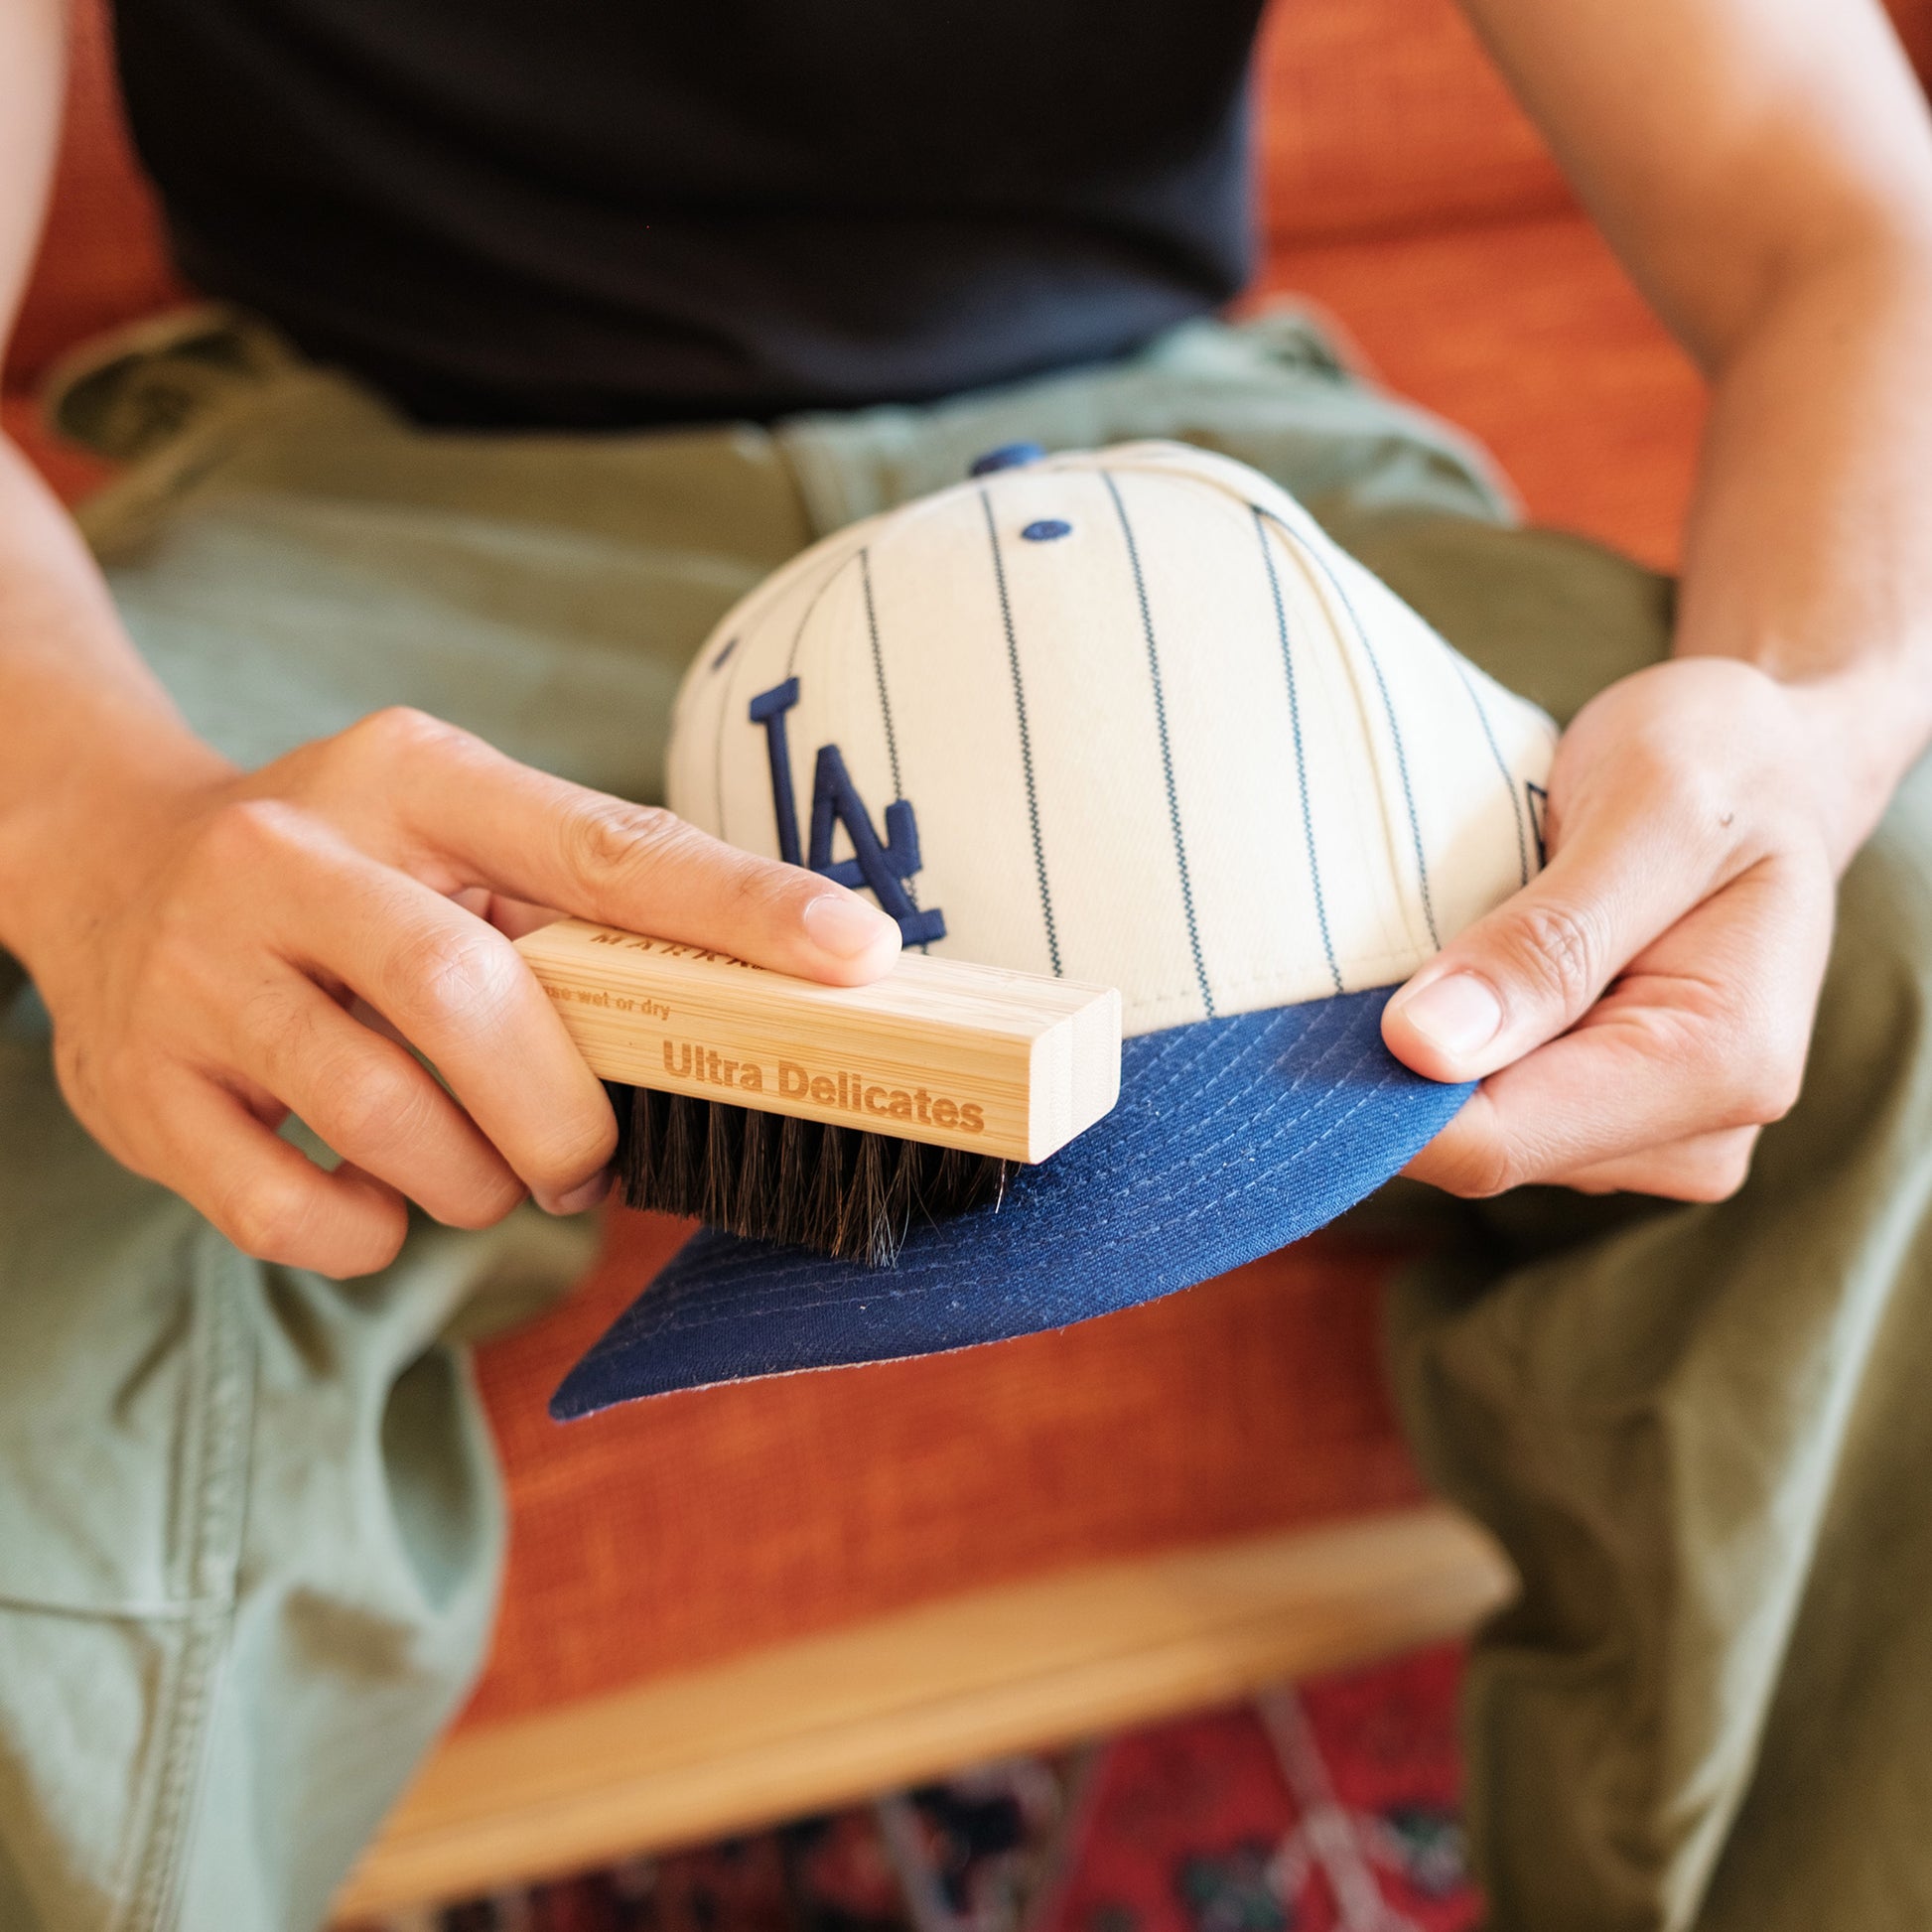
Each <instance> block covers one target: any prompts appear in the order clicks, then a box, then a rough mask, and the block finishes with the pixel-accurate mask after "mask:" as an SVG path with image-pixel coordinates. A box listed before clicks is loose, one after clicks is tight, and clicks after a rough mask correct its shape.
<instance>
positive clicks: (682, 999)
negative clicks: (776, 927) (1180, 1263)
mask: <svg viewBox="0 0 1932 1932" xmlns="http://www.w3.org/2000/svg"><path fill="white" fill-rule="evenodd" d="M516 949H517V951H518V952H520V953H521V954H522V955H523V958H524V961H525V963H526V964H527V965H528V966H529V968H530V970H531V971H532V972H533V973H534V974H535V975H536V977H537V979H538V981H539V982H540V983H541V984H542V986H543V988H544V991H545V992H547V993H548V994H549V995H550V998H551V1000H552V1002H553V1003H554V1004H555V1006H556V1009H557V1013H558V1015H559V1017H560V1018H561V1019H562V1021H563V1023H564V1026H565V1029H566V1030H567V1031H568V1032H569V1034H570V1036H571V1038H572V1039H573V1040H575V1041H576V1042H577V1046H578V1049H579V1050H580V1051H581V1052H582V1053H583V1055H584V1058H585V1059H586V1060H587V1061H589V1063H590V1067H591V1070H592V1072H594V1073H596V1074H598V1075H599V1076H600V1077H601V1078H603V1079H606V1080H617V1081H621V1082H623V1083H624V1084H626V1085H628V1086H638V1087H654V1088H656V1089H658V1090H659V1091H661V1092H664V1093H682V1094H689V1095H691V1096H693V1097H694V1098H696V1099H700V1100H715V1101H725V1102H729V1103H731V1104H732V1105H735V1106H740V1107H756V1108H759V1109H761V1110H762V1111H764V1112H767V1113H775V1114H795V1115H797V1116H798V1117H799V1118H801V1119H804V1120H817V1121H824V1122H826V1123H828V1124H830V1125H833V1126H838V1127H851V1128H857V1129H861V1130H863V1131H865V1132H868V1133H874V1134H887V1135H891V1136H893V1137H894V1138H895V1139H897V1140H906V1141H926V1142H930V1143H931V1144H933V1145H934V1146H938V1147H956V1148H963V1149H966V1150H967V1151H969V1152H971V1153H974V1154H985V1155H990V1156H993V1157H994V1158H996V1159H1001V1160H1007V1161H1027V1162H1034V1161H1043V1160H1045V1159H1046V1157H1047V1156H1048V1155H1049V1154H1051V1153H1053V1152H1054V1151H1055V1150H1056V1149H1058V1148H1061V1147H1064V1146H1065V1145H1066V1143H1067V1142H1068V1141H1070V1140H1071V1139H1072V1138H1073V1137H1074V1135H1076V1134H1078V1133H1081V1132H1082V1131H1083V1130H1085V1129H1086V1128H1088V1127H1091V1126H1092V1125H1093V1123H1094V1122H1095V1121H1097V1120H1099V1119H1100V1118H1101V1116H1102V1115H1103V1114H1105V1113H1107V1112H1108V1111H1109V1110H1110V1109H1111V1108H1112V1106H1113V1104H1114V1102H1115V1100H1116V1099H1118V1098H1119V1095H1120V994H1119V993H1118V992H1117V991H1116V990H1115V989H1114V988H1112V987H1110V986H1083V985H1080V984H1077V983H1076V982H1074V981H1071V980H1057V979H1044V978H1041V977H1039V976H1037V975H1035V974H1032V973H1012V972H1008V971H1006V970H1005V969H1003V968H1001V967H997V966H974V965H969V964H967V963H966V962H964V961H962V960H954V959H932V958H928V957H925V956H923V955H920V954H916V953H903V954H901V955H900V956H899V960H898V963H897V965H896V966H895V967H894V968H893V970H892V971H891V972H890V973H888V974H887V975H886V976H885V978H883V979H880V980H876V981H875V982H874V983H873V984H872V985H871V986H822V985H820V984H819V983H818V982H817V981H815V980H800V979H793V978H791V977H790V975H788V974H785V973H772V972H767V971H765V970H764V969H763V968H762V967H759V966H750V965H747V964H746V963H745V962H744V961H743V960H738V959H731V958H728V957H727V956H726V955H724V954H723V953H713V952H705V951H703V950H702V949H700V948H699V947H696V946H682V945H675V944H673V943H671V942H670V941H668V940H664V939H647V938H644V937H642V936H641V935H640V934H637V933H634V932H621V931H619V930H618V929H617V928H615V927H613V926H598V925H589V924H586V923H585V922H584V921H583V920H581V919H564V920H562V921H560V922H559V923H558V924H556V925H548V926H544V927H541V928H540V929H539V930H538V931H535V932H532V933H528V934H526V935H525V936H524V937H523V938H521V939H519V940H518V941H517V942H516Z"/></svg>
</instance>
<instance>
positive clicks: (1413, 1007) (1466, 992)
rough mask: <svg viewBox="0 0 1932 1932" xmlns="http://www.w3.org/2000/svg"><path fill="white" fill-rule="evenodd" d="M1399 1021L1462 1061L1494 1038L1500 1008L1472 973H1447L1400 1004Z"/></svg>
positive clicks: (1484, 984) (1500, 1004)
mask: <svg viewBox="0 0 1932 1932" xmlns="http://www.w3.org/2000/svg"><path fill="white" fill-rule="evenodd" d="M1402 1017H1403V1019H1405V1020H1406V1021H1408V1023H1409V1024H1410V1026H1412V1027H1413V1028H1415V1030H1416V1031H1417V1033H1419V1034H1421V1035H1422V1036H1423V1037H1424V1038H1425V1039H1427V1040H1428V1041H1429V1042H1430V1043H1431V1044H1432V1045H1434V1046H1438V1047H1440V1048H1441V1049H1442V1050H1443V1051H1444V1052H1445V1053H1448V1054H1449V1055H1450V1056H1451V1057H1452V1058H1455V1059H1466V1058H1467V1057H1468V1056H1469V1055H1470V1054H1471V1053H1476V1052H1480V1051H1481V1050H1482V1048H1483V1047H1485V1046H1487V1045H1488V1044H1489V1042H1490V1041H1491V1040H1492V1039H1494V1038H1495V1036H1496V1029H1497V1028H1498V1027H1500V1026H1501V1025H1502V1024H1503V1005H1502V1002H1501V1001H1500V1000H1499V999H1497V998H1496V996H1495V994H1494V992H1493V991H1492V990H1491V989H1490V987H1489V985H1488V983H1487V982H1486V981H1484V980H1479V979H1477V978H1476V976H1475V975H1474V974H1473V973H1450V974H1449V976H1448V977H1447V978H1445V979H1439V980H1431V981H1430V983H1429V984H1428V985H1427V986H1425V987H1424V988H1423V990H1422V991H1421V992H1420V993H1417V994H1415V995H1414V996H1412V997H1411V998H1409V999H1407V1000H1404V1001H1403V1003H1402Z"/></svg>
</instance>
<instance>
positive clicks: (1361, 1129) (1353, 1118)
mask: <svg viewBox="0 0 1932 1932" xmlns="http://www.w3.org/2000/svg"><path fill="white" fill-rule="evenodd" d="M1392 990H1393V989H1392V988H1387V987H1383V988H1378V989H1377V990H1375V991H1373V992H1368V993H1349V994H1341V995H1338V996H1337V997H1336V998H1334V999H1329V1000H1320V1001H1315V1002H1313V1003H1311V1004H1310V1005H1306V1006H1295V1007H1278V1008H1274V1009H1272V1010H1270V1011H1266V1012H1262V1013H1244V1014H1240V1015H1238V1016H1236V1017H1235V1018H1233V1019H1229V1020H1202V1021H1197V1022H1195V1023H1194V1024H1193V1025H1191V1026H1185V1027H1176V1028H1174V1029H1173V1030H1171V1031H1170V1032H1167V1033H1158V1034H1144V1035H1140V1036H1139V1037H1137V1038H1134V1039H1130V1040H1128V1041H1126V1042H1125V1044H1124V1047H1123V1050H1122V1058H1121V1092H1120V1102H1119V1104H1118V1105H1117V1106H1116V1107H1115V1109H1114V1111H1113V1112H1112V1113H1111V1114H1109V1115H1108V1116H1107V1118H1106V1119H1105V1120H1103V1121H1101V1122H1100V1123H1099V1124H1098V1125H1097V1126H1094V1127H1091V1128H1089V1129H1088V1130H1087V1132H1086V1133H1084V1134H1083V1135H1081V1136H1080V1138H1079V1139H1078V1140H1076V1141H1074V1142H1073V1143H1072V1144H1071V1145H1070V1146H1068V1147H1065V1148H1062V1149H1061V1150H1060V1152H1059V1153H1058V1154H1056V1155H1055V1156H1054V1157H1053V1158H1052V1159H1051V1160H1050V1161H1047V1162H1044V1163H1042V1164H1041V1165H1040V1166H1039V1167H1036V1168H1025V1169H1021V1170H1019V1171H1017V1174H1016V1177H1015V1178H1014V1180H1013V1181H1012V1183H1011V1184H1010V1185H1009V1186H1008V1188H1007V1191H1006V1196H1005V1198H1004V1199H1003V1200H1002V1201H1001V1202H1000V1203H999V1205H998V1206H997V1208H996V1207H983V1208H980V1209H978V1210H976V1211H975V1212H973V1213H971V1214H967V1215H963V1216H961V1217H960V1218H959V1219H957V1220H953V1221H947V1222H943V1223H937V1224H934V1223H926V1224H924V1225H921V1226H918V1227H916V1228H914V1229H913V1230H912V1231H911V1232H910V1234H909V1235H908V1236H907V1238H906V1242H905V1246H904V1248H903V1249H902V1250H901V1252H900V1254H899V1259H898V1262H897V1266H896V1267H893V1268H868V1267H865V1266H863V1265H861V1264H859V1263H857V1262H849V1261H834V1260H833V1259H831V1258H830V1257H829V1256H826V1255H822V1254H816V1253H813V1252H811V1251H810V1250H807V1249H803V1248H775V1247H770V1246H768V1245H765V1244H763V1243H759V1242H753V1241H746V1240H743V1239H740V1238H739V1237H737V1236H734V1235H726V1234H719V1233H716V1232H714V1231H713V1230H711V1229H708V1228H707V1229H704V1230H702V1231H701V1232H700V1233H698V1234H696V1235H694V1236H692V1238H691V1239H690V1241H688V1242H687V1243H686V1244H685V1245H684V1247H683V1248H681V1249H680V1250H679V1251H678V1253H677V1254H676V1255H675V1256H673V1257H672V1259H671V1261H670V1262H669V1263H668V1264H667V1265H666V1266H665V1268H664V1269H663V1271H662V1272H661V1273H660V1274H659V1275H658V1277H657V1279H656V1280H655V1281H654V1282H653V1283H652V1284H651V1285H650V1287H649V1288H647V1289H646V1290H645V1291H644V1293H643V1294H642V1295H640V1296H639V1297H638V1298H637V1300H636V1301H634V1302H633V1303H631V1305H630V1306H629V1308H627V1309H626V1310H625V1311H623V1313H622V1314H621V1315H620V1316H619V1317H618V1319H617V1320H616V1321H615V1322H614V1323H613V1324H612V1325H611V1327H610V1328H609V1329H608V1330H607V1331H606V1333H605V1335H604V1336H603V1338H602V1339H601V1340H600V1341H599V1342H598V1343H597V1344H596V1345H595V1346H594V1347H593V1348H592V1349H591V1350H590V1352H589V1353H588V1354H586V1355H585V1356H584V1358H583V1360H582V1361H580V1362H579V1363H578V1364H577V1366H576V1367H575V1368H573V1369H572V1370H571V1371H570V1373H569V1375H567V1376H566V1377H565V1378H564V1382H563V1386H562V1387H561V1388H559V1389H558V1391H557V1393H556V1395H555V1396H554V1397H553V1398H552V1399H551V1403H550V1413H551V1414H552V1415H553V1416H555V1417H556V1418H557V1419H558V1420H559V1421H568V1420H571V1419H572V1418H575V1417H578V1416H588V1415H592V1414H594V1413H595V1412H596V1411H598V1410H600V1409H608V1408H610V1407H611V1406H612V1405H613V1404H614V1403H619V1402H630V1401H634V1400H635V1399H637V1398H638V1397H640V1396H649V1395H668V1394H670V1393H671V1392H672V1391H673V1390H677V1389H696V1388H703V1387H706V1386H708V1385H710V1384H712V1383H716V1382H737V1381H743V1380H746V1379H748V1378H750V1377H753V1376H759V1375H788V1374H791V1373H793V1372H795V1371H797V1370H799V1369H809V1368H841V1367H848V1366H851V1365H853V1364H855V1363H860V1362H880V1361H894V1360H898V1359H901V1358H903V1357H906V1356H910V1355H929V1354H936V1353H938V1352H940V1351H941V1350H945V1349H953V1348H970V1347H972V1346H974V1345H975V1344H976V1343H979V1342H987V1341H1005V1340H1008V1339H1010V1338H1012V1337H1013V1336H1015V1335H1029V1334H1034V1333H1036V1332H1037V1331H1039V1330H1041V1329H1044V1328H1064V1327H1066V1326H1068V1325H1069V1324H1070V1323H1072V1322H1075V1321H1085V1320H1087V1319H1088V1318H1089V1317H1091V1316H1093V1315H1097V1314H1109V1313H1112V1312H1114V1311H1116V1310H1119V1309H1126V1308H1132V1307H1134V1306H1135V1305H1136V1304H1137V1303H1141V1302H1151V1301H1154V1300H1156V1299H1157V1298H1159V1297H1161V1296H1164V1295H1172V1294H1173V1293H1174V1292H1175V1291H1176V1290H1177V1289H1183V1288H1191V1287H1193V1286H1194V1284H1195V1283H1197V1282H1203V1281H1206V1280H1208V1279H1209V1278H1210V1277H1212V1276H1215V1275H1220V1274H1225V1273H1226V1272H1227V1271H1228V1270H1229V1269H1230V1268H1238V1267H1240V1266H1241V1265H1242V1263H1244V1262H1248V1261H1253V1260H1254V1259H1255V1258H1256V1257H1257V1256H1260V1255H1264V1254H1268V1253H1271V1252H1272V1251H1273V1250H1274V1249H1276V1248H1280V1247H1285V1246H1286V1245H1287V1244H1288V1243H1289V1242H1291V1241H1296V1240H1299V1239H1300V1238H1301V1237H1302V1236H1303V1235H1305V1234H1309V1233H1311V1232H1312V1231H1313V1230H1314V1229H1316V1228H1318V1227H1320V1226H1321V1225H1322V1224H1323V1223H1324V1222H1326V1221H1330V1220H1332V1219H1333V1218H1334V1217H1335V1216H1336V1215H1337V1214H1339V1213H1341V1212H1342V1211H1343V1210H1344V1209H1346V1208H1349V1207H1352V1206H1353V1205H1354V1204H1355V1203H1356V1202H1357V1201H1359V1200H1361V1199H1362V1198H1364V1196H1366V1195H1368V1194H1370V1193H1372V1192H1373V1191H1374V1190H1375V1189H1376V1188H1377V1187H1379V1186H1380V1185H1381V1184H1382V1183H1383V1182H1384V1181H1385V1180H1387V1179H1388V1178H1389V1177H1390V1176H1391V1175H1392V1174H1394V1173H1397V1172H1399V1171H1400V1170H1401V1168H1402V1167H1403V1166H1405V1165H1406V1163H1407V1162H1408V1161H1409V1160H1410V1159H1411V1158H1412V1157H1413V1156H1414V1155H1415V1154H1417V1153H1419V1152H1420V1151H1421V1150H1422V1148H1424V1147H1425V1146H1427V1145H1428V1143H1429V1142H1430V1141H1431V1140H1433V1139H1434V1138H1435V1136H1436V1135H1437V1134H1438V1133H1439V1132H1441V1130H1442V1129H1443V1128H1444V1127H1446V1126H1447V1125H1448V1124H1449V1121H1450V1120H1451V1119H1452V1118H1453V1117H1454V1116H1455V1114H1456V1112H1457V1110H1458V1109H1459V1108H1460V1107H1461V1105H1462V1103H1463V1101H1464V1100H1466V1099H1467V1098H1468V1096H1469V1094H1470V1092H1471V1091H1472V1088H1470V1087H1468V1086H1449V1085H1443V1084H1440V1083H1438V1082H1436V1081H1433V1080H1426V1079H1424V1078H1422V1076H1421V1075H1419V1074H1416V1073H1412V1072H1410V1071H1409V1069H1408V1068H1407V1067H1405V1066H1403V1065H1402V1064H1401V1062H1400V1061H1398V1060H1397V1059H1396V1058H1395V1057H1394V1055H1393V1054H1391V1053H1390V1052H1389V1050H1388V1048H1387V1047H1386V1046H1384V1045H1383V1043H1382V1031H1381V1023H1382V1009H1383V1008H1384V1007H1385V1006H1386V1005H1387V1004H1388V1000H1389V995H1390V993H1391V991H1392Z"/></svg>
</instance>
